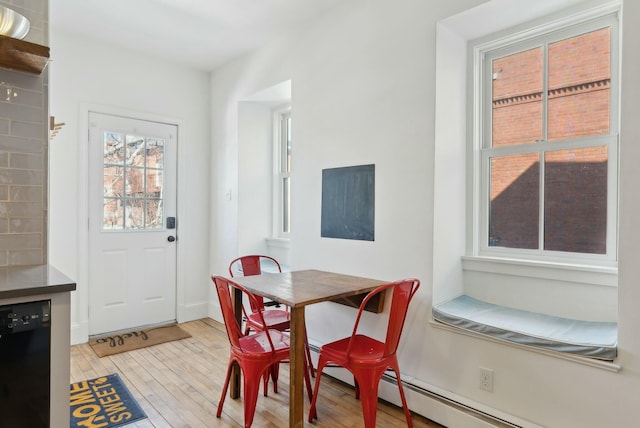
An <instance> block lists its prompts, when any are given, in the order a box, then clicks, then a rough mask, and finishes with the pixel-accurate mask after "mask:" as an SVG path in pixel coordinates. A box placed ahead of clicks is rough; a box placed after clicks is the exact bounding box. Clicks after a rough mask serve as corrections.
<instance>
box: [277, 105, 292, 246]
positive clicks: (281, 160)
mask: <svg viewBox="0 0 640 428" xmlns="http://www.w3.org/2000/svg"><path fill="white" fill-rule="evenodd" d="M274 129H275V132H274V136H275V137H274V140H275V151H276V180H275V183H276V184H275V186H274V207H276V208H275V210H274V218H275V220H274V229H275V235H276V237H279V238H288V237H289V235H290V233H291V110H290V109H289V108H287V109H280V110H277V111H275V112H274Z"/></svg>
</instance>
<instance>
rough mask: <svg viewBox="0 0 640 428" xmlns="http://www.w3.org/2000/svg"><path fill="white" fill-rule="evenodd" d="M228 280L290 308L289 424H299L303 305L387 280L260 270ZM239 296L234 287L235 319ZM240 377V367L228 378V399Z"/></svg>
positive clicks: (368, 288) (354, 292) (301, 423)
mask: <svg viewBox="0 0 640 428" xmlns="http://www.w3.org/2000/svg"><path fill="white" fill-rule="evenodd" d="M230 281H231V282H234V283H237V284H240V285H242V286H243V287H245V288H246V289H247V290H249V291H250V292H252V293H253V294H256V295H259V296H262V297H266V298H269V299H272V300H274V301H276V302H279V303H281V304H283V305H286V306H288V307H289V308H290V311H291V315H290V316H291V320H290V327H291V343H290V346H291V351H290V358H289V360H290V367H289V370H290V373H291V375H290V384H289V427H303V426H304V416H305V415H304V395H305V393H304V370H305V367H304V363H305V355H304V353H305V349H304V346H305V343H304V336H305V319H304V310H305V307H306V306H308V305H312V304H314V303H319V302H327V301H332V300H336V299H340V298H346V297H351V296H356V295H359V294H363V293H368V292H369V291H371V290H373V289H375V288H376V287H378V286H379V285H382V284H386V283H387V282H388V281H382V280H377V279H370V278H362V277H358V276H351V275H344V274H340V273H334V272H325V271H320V270H300V271H293V272H283V273H263V274H262V275H254V276H245V277H235V278H231V279H230ZM241 299H242V293H240V292H238V291H237V290H236V291H235V292H234V308H235V314H236V317H237V319H238V320H240V319H241V318H242V307H241V305H242V300H241ZM351 327H352V326H345V334H349V333H350V332H351V331H350V328H351ZM347 330H348V331H347ZM240 376H241V373H240V370H239V369H237V368H236V370H234V372H233V374H232V378H231V388H230V394H231V397H232V398H238V397H239V396H240V381H241V379H240Z"/></svg>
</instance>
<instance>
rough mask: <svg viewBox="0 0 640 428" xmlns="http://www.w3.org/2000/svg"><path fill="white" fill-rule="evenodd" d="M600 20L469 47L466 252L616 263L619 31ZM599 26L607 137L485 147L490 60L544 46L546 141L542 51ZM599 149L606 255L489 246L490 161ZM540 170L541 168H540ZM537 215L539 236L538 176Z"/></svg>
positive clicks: (606, 16)
mask: <svg viewBox="0 0 640 428" xmlns="http://www.w3.org/2000/svg"><path fill="white" fill-rule="evenodd" d="M600 13H601V14H602V15H601V16H595V17H594V16H592V15H589V16H587V17H586V18H585V16H582V17H573V18H570V19H568V20H562V21H556V22H554V23H551V24H549V25H543V26H539V27H537V28H535V29H533V30H527V31H522V32H520V33H518V34H516V35H515V36H509V38H502V39H494V40H491V41H489V42H485V43H483V44H479V43H478V44H477V45H475V46H472V51H473V56H474V63H475V67H474V73H473V82H474V87H475V88H476V89H475V91H474V94H473V96H474V100H475V101H474V103H473V105H474V110H475V112H474V114H473V121H474V125H473V128H472V129H473V131H472V132H473V144H474V155H473V157H472V160H471V161H472V164H473V165H474V166H473V170H474V171H475V172H474V177H475V178H474V179H473V182H472V183H470V184H471V189H472V196H471V202H472V205H473V207H474V209H473V214H472V217H471V218H472V229H473V230H474V232H473V234H472V237H473V242H472V247H471V248H472V252H473V254H474V255H477V256H488V257H499V258H505V259H530V260H541V261H554V262H558V261H560V262H564V263H576V264H585V263H589V264H593V263H595V264H598V265H603V266H612V265H615V262H616V260H617V192H618V172H617V165H618V136H617V135H618V99H619V97H618V95H619V94H618V87H619V79H618V75H619V70H618V62H619V53H618V51H619V28H618V19H617V13H616V12H613V13H612V12H611V10H607V11H606V13H604V12H602V11H601V12H600ZM604 27H611V40H610V43H611V64H610V71H611V85H610V125H609V129H610V133H609V134H608V135H594V136H587V137H580V138H572V139H567V140H557V141H545V140H544V137H543V139H541V140H538V141H532V142H528V143H526V144H516V145H509V146H503V147H491V144H492V126H493V124H492V120H493V119H492V101H493V100H492V84H493V69H492V65H493V61H494V60H495V59H497V58H501V57H505V56H508V55H512V54H516V53H519V52H522V51H526V50H529V49H533V48H536V47H541V46H542V47H544V50H545V52H544V75H543V90H542V94H543V117H542V121H543V122H542V123H543V125H542V126H543V136H546V131H547V129H546V126H547V111H546V110H547V96H548V87H547V86H548V85H547V78H548V77H547V71H548V70H547V68H548V65H547V64H546V61H547V52H546V45H548V44H551V43H554V42H557V41H560V40H564V39H567V38H571V37H575V36H578V35H581V34H585V33H589V32H592V31H596V30H598V29H601V28H604ZM596 146H605V147H607V151H608V160H607V210H606V211H607V224H606V254H604V255H602V254H591V253H570V252H564V251H550V250H544V241H543V240H542V239H540V240H539V248H538V249H536V250H527V249H518V248H505V247H497V246H490V245H489V215H490V203H491V200H490V174H491V172H490V171H491V169H490V162H491V158H493V157H499V156H507V155H510V154H525V153H537V154H539V155H540V159H541V161H542V162H544V154H545V153H546V152H550V151H558V150H567V149H576V148H585V147H596ZM541 165H542V164H541ZM539 179H540V193H539V198H540V213H539V218H538V225H539V226H538V228H539V233H540V237H541V238H542V237H543V236H544V221H545V217H544V174H543V173H542V170H541V174H540V177H539Z"/></svg>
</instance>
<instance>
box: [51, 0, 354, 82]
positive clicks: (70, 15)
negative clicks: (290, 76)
mask: <svg viewBox="0 0 640 428" xmlns="http://www.w3.org/2000/svg"><path fill="white" fill-rule="evenodd" d="M345 1H347V0H49V11H50V20H51V22H50V25H51V28H52V30H53V31H55V30H58V29H63V30H65V31H67V32H71V33H74V34H76V35H77V36H80V37H87V38H93V39H98V40H105V41H109V42H110V43H113V44H116V45H121V46H123V47H127V48H129V49H136V50H140V51H141V52H145V53H146V54H148V55H152V56H157V57H162V58H165V59H168V60H171V61H174V62H178V63H181V64H184V65H187V66H190V67H193V68H197V69H201V70H207V71H208V70H212V69H214V68H216V67H217V66H219V65H221V64H224V63H225V62H228V61H229V60H231V59H233V58H235V57H237V56H240V55H242V54H244V53H247V52H250V51H252V50H254V49H256V48H258V47H260V46H262V45H263V44H265V43H267V42H268V41H269V40H270V39H272V38H273V37H275V36H277V35H278V34H280V33H282V32H284V31H287V30H289V29H292V28H295V27H298V26H302V25H304V24H305V23H307V22H309V21H311V20H313V19H316V18H318V17H319V16H320V15H321V14H323V13H325V12H326V11H327V10H328V9H330V8H332V7H335V6H337V5H338V4H341V3H344V2H345Z"/></svg>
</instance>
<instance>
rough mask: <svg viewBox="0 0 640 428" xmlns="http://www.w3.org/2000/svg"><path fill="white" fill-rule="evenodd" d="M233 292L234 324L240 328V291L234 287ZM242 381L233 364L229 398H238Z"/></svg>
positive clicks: (239, 372)
mask: <svg viewBox="0 0 640 428" xmlns="http://www.w3.org/2000/svg"><path fill="white" fill-rule="evenodd" d="M232 290H233V296H232V299H233V313H234V314H235V316H236V322H237V323H238V325H239V326H240V328H242V291H240V290H238V289H237V288H235V287H232ZM241 381H242V371H241V370H240V366H238V364H234V365H233V366H232V369H231V379H230V380H229V383H230V384H231V385H229V397H231V398H234V399H235V398H240V382H241Z"/></svg>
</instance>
